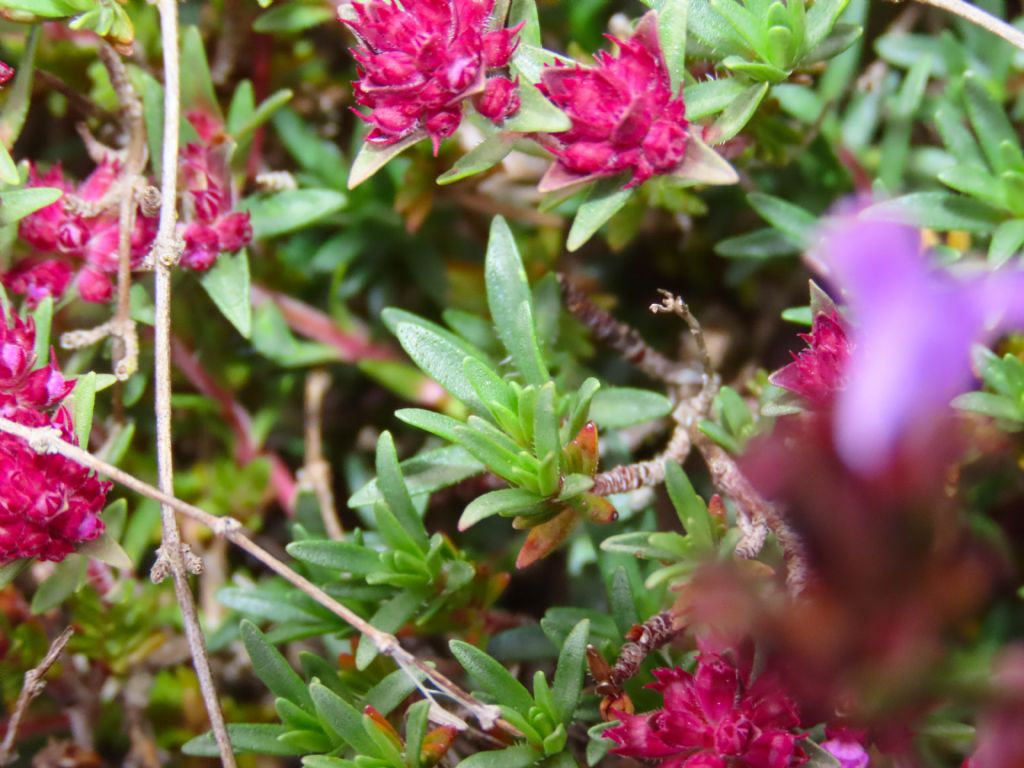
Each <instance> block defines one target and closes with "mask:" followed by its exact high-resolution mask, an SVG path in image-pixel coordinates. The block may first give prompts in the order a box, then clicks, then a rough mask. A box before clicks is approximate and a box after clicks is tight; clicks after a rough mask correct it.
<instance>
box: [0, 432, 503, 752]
mask: <svg viewBox="0 0 1024 768" xmlns="http://www.w3.org/2000/svg"><path fill="white" fill-rule="evenodd" d="M0 431H2V432H7V433H9V434H12V435H15V436H17V437H20V438H22V439H24V440H26V441H27V442H28V444H29V446H31V447H32V449H33V450H35V451H40V452H47V451H48V452H52V453H57V454H60V455H61V456H64V457H66V458H68V459H71V460H72V461H77V462H78V463H79V464H82V465H83V466H85V467H88V468H89V469H92V470H94V471H96V472H98V473H100V474H102V475H105V476H106V477H108V478H110V479H111V480H113V481H114V482H116V483H119V484H120V485H123V486H124V487H125V488H128V489H130V490H132V491H135V492H136V493H138V494H141V495H142V496H145V497H147V498H150V499H153V500H154V501H158V502H160V503H161V504H162V505H163V506H164V507H166V508H169V509H171V510H173V511H176V512H178V513H179V514H181V515H183V516H184V517H187V518H189V519H191V520H195V521H197V522H199V523H201V524H202V525H204V526H206V527H207V528H209V529H210V530H211V531H212V532H213V533H214V534H215V535H217V536H221V537H223V538H225V539H227V540H228V541H230V542H231V543H232V544H234V545H235V546H236V547H238V548H239V549H241V550H243V551H245V552H247V553H248V554H250V555H252V557H254V558H255V559H256V560H258V561H259V562H261V563H263V564H264V565H265V566H266V567H267V568H269V569H270V570H272V571H273V572H274V573H276V574H277V575H279V576H280V577H281V578H283V579H284V580H285V581H287V582H289V583H290V584H291V585H292V586H294V587H296V588H297V589H299V590H300V591H301V592H303V593H305V594H306V595H308V596H309V597H311V598H312V599H313V600H315V601H316V602H317V603H319V604H320V605H322V606H323V607H324V608H326V609H327V610H329V611H331V612H332V613H334V614H335V615H336V616H338V617H339V618H340V619H342V621H344V622H345V623H346V624H348V625H350V626H351V627H352V628H353V629H355V630H356V631H357V632H360V633H362V634H364V635H366V636H367V637H369V638H370V640H371V642H373V644H374V645H375V646H376V648H377V650H378V651H379V652H380V653H382V654H384V655H385V656H389V657H391V658H392V659H393V660H394V661H395V663H397V664H398V665H399V666H400V667H402V668H404V669H407V670H410V671H411V670H418V672H419V673H422V674H423V675H425V676H426V677H427V678H428V679H429V680H431V681H432V682H433V683H434V685H435V686H437V688H438V689H439V690H440V691H441V692H442V693H444V694H445V695H446V696H448V697H449V698H450V699H452V700H453V701H455V702H456V703H458V704H459V705H461V706H462V707H464V708H465V709H466V710H468V711H469V712H470V713H471V714H472V715H473V717H474V718H475V719H476V720H477V721H478V722H479V723H480V726H481V727H482V728H483V729H484V730H485V731H488V730H490V729H491V728H493V727H494V726H495V725H497V726H499V727H501V728H502V729H503V730H505V731H506V732H507V733H509V734H511V735H513V736H521V735H522V734H520V733H519V731H518V730H517V729H516V728H515V727H514V726H513V725H512V724H511V723H509V722H507V721H506V720H504V719H502V718H500V717H499V709H498V707H496V706H494V705H492V704H484V703H482V702H480V701H478V700H477V699H475V698H474V697H473V696H472V695H470V694H469V693H467V692H466V691H464V690H462V689H461V688H460V687H459V686H458V685H456V684H455V683H454V682H452V681H451V680H450V679H449V678H448V677H446V676H445V675H443V674H441V673H440V672H438V671H437V670H436V669H434V667H433V666H431V665H430V664H427V663H426V662H424V661H421V660H420V659H418V658H416V657H415V656H413V655H412V654H411V653H410V652H409V651H407V650H406V649H405V648H403V647H402V646H401V644H400V643H399V642H398V639H397V638H396V637H395V636H394V635H392V634H390V633H388V632H382V631H381V630H379V629H377V628H376V627H374V626H373V625H372V624H370V622H368V621H367V620H366V619H363V618H362V617H361V616H359V615H358V614H356V613H354V612H353V611H351V610H350V609H349V608H346V607H345V606H344V605H342V604H341V603H339V602H338V601H337V600H335V599H334V598H333V597H331V596H330V595H328V594H327V593H326V592H324V591H323V590H322V589H320V587H318V586H316V585H315V584H313V583H312V582H311V581H309V580H308V579H306V578H305V577H304V576H302V575H300V574H299V573H296V572H295V571H294V570H292V569H291V568H290V567H289V566H288V565H286V564H285V563H283V562H281V560H279V559H278V558H276V557H274V555H272V554H270V553H269V552H267V550H265V549H263V548H262V547H261V546H259V545H258V544H256V543H255V542H254V541H253V540H252V539H251V538H249V536H248V535H247V534H246V532H245V530H244V528H243V527H242V524H241V523H239V522H238V521H237V520H235V519H234V518H230V517H217V516H215V515H211V514H210V513H209V512H206V511H205V510H203V509H200V508H199V507H197V506H195V505H193V504H189V503H188V502H185V501H182V500H181V499H178V498H175V497H174V496H173V495H171V494H170V493H167V492H165V491H163V490H160V489H158V488H154V487H153V486H151V485H149V484H148V483H146V482H144V481H142V480H140V479H139V478H137V477H135V476H134V475H130V474H128V473H127V472H125V471H124V470H121V469H118V468H117V467H115V466H113V465H112V464H108V463H107V462H105V461H102V460H101V459H98V458H96V457H95V456H93V455H92V454H91V453H89V452H88V451H85V450H83V449H82V448H80V447H78V446H77V445H72V444H71V443H68V442H66V441H65V440H63V439H61V437H60V434H59V433H58V432H57V431H56V430H55V429H52V428H45V427H43V428H33V427H26V426H24V425H23V424H18V423H17V422H14V421H11V420H10V419H5V418H2V417H0Z"/></svg>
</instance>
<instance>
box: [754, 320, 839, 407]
mask: <svg viewBox="0 0 1024 768" xmlns="http://www.w3.org/2000/svg"><path fill="white" fill-rule="evenodd" d="M800 338H801V339H803V340H804V341H805V342H807V349H805V350H803V351H802V352H801V353H800V354H799V355H797V354H795V353H794V354H793V362H792V363H790V364H789V365H787V366H785V367H784V368H780V369H779V370H777V371H776V372H775V373H773V374H772V375H771V376H770V377H769V379H768V380H769V381H770V382H771V383H772V384H774V385H775V386H777V387H782V388H783V389H786V390H789V391H790V392H793V393H794V394H797V395H799V396H800V397H802V398H803V399H804V400H806V401H807V402H808V403H810V404H811V405H813V406H816V407H823V406H827V405H829V404H830V403H831V402H832V400H833V398H834V397H835V395H836V393H837V392H838V391H840V390H841V389H843V387H844V386H845V375H846V365H847V362H848V361H849V359H850V341H849V339H848V338H847V335H846V328H845V327H844V324H843V320H842V318H841V317H839V314H838V313H837V312H834V311H833V312H827V313H826V312H819V313H818V314H817V315H815V316H814V319H813V321H812V324H811V332H810V333H802V334H800Z"/></svg>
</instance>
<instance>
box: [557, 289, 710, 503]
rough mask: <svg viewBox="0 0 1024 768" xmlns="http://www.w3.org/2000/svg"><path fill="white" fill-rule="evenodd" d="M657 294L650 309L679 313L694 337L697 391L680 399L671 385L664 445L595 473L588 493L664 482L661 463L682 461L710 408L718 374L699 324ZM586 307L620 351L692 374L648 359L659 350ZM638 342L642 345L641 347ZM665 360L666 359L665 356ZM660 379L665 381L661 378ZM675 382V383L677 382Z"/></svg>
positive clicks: (673, 300) (673, 299)
mask: <svg viewBox="0 0 1024 768" xmlns="http://www.w3.org/2000/svg"><path fill="white" fill-rule="evenodd" d="M563 285H564V283H563ZM571 290H575V289H571ZM661 293H662V294H663V295H664V297H665V298H664V300H663V302H662V303H661V304H652V305H651V311H652V312H655V313H658V312H672V313H674V314H677V315H679V316H680V317H681V318H683V319H684V320H685V321H686V324H687V326H688V327H689V329H690V333H691V334H692V335H693V337H694V340H695V341H696V343H697V351H698V353H699V355H700V362H701V373H700V374H699V375H700V379H699V381H700V384H701V387H700V391H698V392H697V394H696V395H693V396H691V397H687V398H683V397H682V391H683V390H684V387H682V386H681V385H677V386H674V387H673V392H674V393H675V394H676V395H677V397H678V398H680V400H679V403H678V404H677V405H676V408H675V410H674V411H673V412H672V420H673V421H674V422H675V429H674V430H673V431H672V436H671V437H670V438H669V441H668V445H666V446H665V450H664V451H662V452H661V453H660V454H658V456H656V457H655V458H653V459H648V460H647V461H638V462H636V463H634V464H624V465H622V466H618V467H615V468H614V469H610V470H608V471H607V472H602V473H600V474H598V475H596V476H595V477H594V485H593V486H592V488H591V493H594V494H597V495H598V496H609V495H611V494H615V493H624V492H626V491H633V490H636V489H637V488H644V487H649V486H653V485H660V484H661V483H663V482H664V481H665V462H666V461H674V462H676V463H677V464H682V463H683V462H684V461H686V457H687V456H689V455H690V449H691V447H692V440H691V432H692V430H693V428H694V425H696V424H697V423H698V422H699V421H700V419H701V418H703V417H704V415H705V414H706V413H707V412H708V410H709V409H710V407H711V401H712V400H713V399H714V396H715V392H716V391H717V390H718V377H717V376H716V375H715V373H714V371H713V370H712V368H711V357H710V355H709V354H708V347H707V343H706V342H705V340H704V331H703V329H702V328H701V327H700V323H698V322H697V319H696V318H695V317H694V316H693V313H692V312H690V309H689V307H687V306H686V304H685V303H684V302H683V300H682V299H680V298H679V297H677V296H674V295H672V294H671V293H668V292H667V291H662V292H661ZM584 299H585V297H584ZM567 300H568V294H567ZM590 307H591V309H590V310H587V314H588V315H589V316H591V317H592V318H595V319H597V320H600V321H601V322H600V325H601V327H603V328H605V329H606V330H607V333H608V334H609V337H610V338H616V339H618V340H619V341H618V342H617V343H621V345H622V349H623V350H625V349H633V350H635V354H636V355H637V356H638V359H640V360H644V359H647V360H649V361H651V360H654V361H656V366H655V369H656V370H662V371H667V370H669V369H668V368H665V367H664V366H666V365H671V366H674V368H673V370H676V371H679V370H687V371H688V372H689V373H691V374H692V371H691V370H690V369H682V368H681V366H680V365H679V364H677V363H671V362H670V361H669V362H664V363H663V362H661V361H660V360H658V359H657V358H651V357H650V355H651V354H652V353H653V354H654V355H659V353H657V352H653V350H650V348H649V347H647V344H646V342H644V341H643V339H642V338H640V334H639V333H638V332H637V331H635V330H634V329H632V328H630V327H629V326H626V325H622V324H620V323H616V321H615V319H614V318H612V317H611V315H608V314H607V313H606V312H604V310H601V309H599V308H597V307H595V306H594V305H592V304H591V305H590ZM598 313H600V314H598ZM602 316H603V317H602ZM577 317H579V315H577ZM615 326H618V329H617V330H616V329H615ZM590 327H591V328H592V329H593V328H594V326H590ZM595 332H596V331H595ZM638 345H642V348H641V347H640V346H638ZM645 350H646V351H645ZM659 357H660V355H659ZM627 359H629V358H627ZM665 360H666V361H667V358H666V359H665ZM648 373H650V374H651V375H652V376H653V375H654V374H653V371H648ZM662 378H663V380H666V379H664V377H662ZM675 383H676V384H678V383H677V382H675Z"/></svg>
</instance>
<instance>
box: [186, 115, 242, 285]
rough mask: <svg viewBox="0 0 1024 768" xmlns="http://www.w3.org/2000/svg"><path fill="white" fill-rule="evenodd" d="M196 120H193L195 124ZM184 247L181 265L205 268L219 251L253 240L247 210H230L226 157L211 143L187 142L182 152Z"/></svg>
mask: <svg viewBox="0 0 1024 768" xmlns="http://www.w3.org/2000/svg"><path fill="white" fill-rule="evenodd" d="M195 122H196V121H193V123H194V124H195ZM181 174H182V187H183V190H182V191H183V194H184V195H185V200H184V208H185V210H184V218H185V221H186V222H187V223H186V225H185V230H184V232H183V234H182V237H183V238H184V240H185V250H184V251H183V252H182V255H181V265H182V266H183V267H186V268H187V269H193V270H195V271H197V272H205V271H206V270H208V269H209V268H210V267H212V266H213V265H214V263H215V262H216V261H217V257H218V256H219V255H220V254H221V253H230V252H232V251H237V250H239V249H241V248H244V247H245V246H246V245H248V244H249V242H250V241H251V240H252V225H251V224H250V222H249V214H248V213H247V212H241V211H235V210H232V209H233V207H234V201H233V199H232V196H231V184H230V175H229V172H228V166H227V157H226V155H225V154H224V153H223V151H221V150H220V149H219V148H218V147H215V146H213V145H211V144H210V143H201V144H200V143H197V144H189V145H188V146H187V147H185V150H184V151H183V152H182V155H181Z"/></svg>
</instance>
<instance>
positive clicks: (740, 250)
mask: <svg viewBox="0 0 1024 768" xmlns="http://www.w3.org/2000/svg"><path fill="white" fill-rule="evenodd" d="M800 250H801V245H800V243H798V242H796V241H795V240H794V239H793V238H791V237H790V236H789V235H787V234H785V233H784V232H780V231H779V230H777V229H774V228H771V227H766V228H764V229H758V230H755V231H753V232H748V233H746V234H745V235H737V236H736V237H728V238H726V239H725V240H719V241H718V243H717V244H716V245H715V253H717V254H718V255H719V256H724V257H725V258H727V259H750V260H757V261H760V260H766V259H775V258H778V257H780V256H792V255H793V254H795V253H799V252H800Z"/></svg>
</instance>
